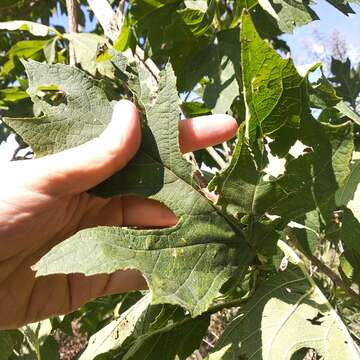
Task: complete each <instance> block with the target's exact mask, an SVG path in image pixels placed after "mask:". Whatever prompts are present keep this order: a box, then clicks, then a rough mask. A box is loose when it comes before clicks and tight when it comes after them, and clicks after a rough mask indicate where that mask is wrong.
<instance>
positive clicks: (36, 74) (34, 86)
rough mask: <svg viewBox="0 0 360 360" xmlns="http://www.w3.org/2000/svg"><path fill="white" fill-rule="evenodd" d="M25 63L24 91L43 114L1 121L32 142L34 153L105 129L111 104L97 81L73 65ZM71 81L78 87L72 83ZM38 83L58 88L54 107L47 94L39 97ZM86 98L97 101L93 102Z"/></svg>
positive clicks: (44, 152)
mask: <svg viewBox="0 0 360 360" xmlns="http://www.w3.org/2000/svg"><path fill="white" fill-rule="evenodd" d="M24 66H25V69H26V72H27V74H28V78H29V88H28V90H27V92H28V94H29V95H30V97H31V100H32V101H33V102H34V105H35V106H36V107H38V108H39V109H41V110H42V111H43V113H44V115H43V116H42V117H40V118H25V119H22V118H19V119H16V118H8V119H4V121H5V122H6V123H7V124H8V125H9V126H10V127H12V128H13V129H16V131H17V132H18V133H19V134H20V135H21V137H22V138H23V139H24V141H25V142H26V143H28V144H31V146H32V149H33V150H34V152H35V153H36V155H37V156H44V155H47V154H50V153H54V152H59V151H61V150H64V149H68V148H70V147H73V146H76V144H81V143H84V142H86V141H88V140H90V139H92V138H93V137H94V136H95V135H96V134H100V133H101V132H102V131H103V130H104V129H105V127H106V125H107V124H108V122H109V121H110V118H111V114H112V107H111V105H110V103H109V102H108V100H107V98H106V95H105V93H104V91H103V90H102V88H101V87H100V85H99V83H97V82H96V81H95V80H93V79H91V78H90V77H88V76H86V75H85V74H84V72H82V71H81V70H79V69H77V68H75V67H70V66H65V65H47V64H40V63H37V62H35V61H28V62H24ZM74 83H76V84H78V86H73V85H74ZM39 86H40V89H41V87H44V86H45V87H48V86H51V87H54V86H55V88H56V89H61V90H62V91H63V93H64V95H63V96H64V101H63V102H62V103H60V104H57V105H55V106H54V104H52V103H49V102H48V101H47V98H46V97H39V96H38V92H39ZM80 99H81V100H80ZM89 99H96V100H97V101H96V102H95V103H93V102H90V100H89ZM78 119H80V121H79V120H78ZM81 119H82V121H81ZM69 129H72V131H69ZM71 132H72V134H71ZM51 133H52V135H51ZM76 134H77V135H76Z"/></svg>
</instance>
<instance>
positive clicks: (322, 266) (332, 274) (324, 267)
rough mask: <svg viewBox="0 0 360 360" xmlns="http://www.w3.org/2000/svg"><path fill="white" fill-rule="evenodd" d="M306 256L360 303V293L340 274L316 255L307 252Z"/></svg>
mask: <svg viewBox="0 0 360 360" xmlns="http://www.w3.org/2000/svg"><path fill="white" fill-rule="evenodd" d="M305 256H306V257H307V258H308V259H309V260H310V261H311V263H312V264H313V265H315V266H317V267H318V268H319V270H320V271H322V272H323V273H324V274H325V275H326V276H327V277H329V278H330V279H331V281H332V282H333V283H334V284H335V285H336V286H337V287H338V288H340V289H342V290H343V291H344V292H345V293H346V294H348V295H349V296H350V297H351V298H352V299H353V300H354V301H355V302H357V303H359V304H360V295H359V294H358V293H357V292H355V291H354V290H353V289H352V288H351V287H348V286H347V285H346V284H345V283H344V281H343V280H342V279H341V277H340V276H339V275H337V274H336V273H335V272H334V271H332V270H331V269H330V268H329V267H328V266H327V265H325V264H324V263H323V262H321V261H320V260H319V259H318V258H317V257H316V256H314V255H312V254H311V255H310V254H305Z"/></svg>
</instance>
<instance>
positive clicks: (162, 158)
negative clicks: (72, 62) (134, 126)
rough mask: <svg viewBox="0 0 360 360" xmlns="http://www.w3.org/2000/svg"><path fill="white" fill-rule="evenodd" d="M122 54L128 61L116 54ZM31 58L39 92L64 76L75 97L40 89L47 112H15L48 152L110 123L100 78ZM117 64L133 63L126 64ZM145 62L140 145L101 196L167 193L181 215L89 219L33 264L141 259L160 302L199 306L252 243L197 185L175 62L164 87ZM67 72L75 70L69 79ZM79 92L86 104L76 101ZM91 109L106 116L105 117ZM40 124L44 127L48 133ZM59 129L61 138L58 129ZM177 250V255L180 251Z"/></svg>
mask: <svg viewBox="0 0 360 360" xmlns="http://www.w3.org/2000/svg"><path fill="white" fill-rule="evenodd" d="M119 56H120V55H119ZM113 63H114V64H115V66H116V64H118V63H120V64H122V62H121V61H120V62H117V61H116V58H115V59H114V60H113ZM26 67H27V71H28V75H29V83H30V87H29V90H28V92H29V93H30V94H31V95H33V94H34V90H35V91H36V92H37V91H38V86H39V85H42V84H44V83H45V84H46V83H56V84H59V85H58V86H59V87H60V88H61V89H63V90H64V91H65V93H66V99H67V104H64V103H62V104H59V105H58V106H57V107H54V106H49V104H48V103H47V102H45V101H43V100H42V99H40V100H39V97H38V96H35V97H34V96H33V97H32V98H33V101H34V102H35V101H36V102H37V104H38V106H39V107H40V109H41V110H42V112H43V113H44V116H43V118H35V119H7V120H6V121H7V123H8V124H9V125H11V126H12V127H13V128H14V129H16V130H17V131H18V132H19V133H20V134H21V135H22V136H23V137H24V138H25V139H26V140H27V141H28V143H29V144H30V145H31V146H33V147H34V148H35V149H38V148H39V144H41V145H42V146H43V144H46V153H53V152H56V151H59V150H63V149H65V148H69V147H71V146H76V145H78V144H80V143H82V142H83V141H84V140H85V139H89V138H91V137H95V136H97V135H99V134H100V133H101V131H102V130H103V129H104V125H105V123H106V121H107V119H108V118H109V116H110V110H111V105H110V103H109V101H108V100H107V99H106V97H105V94H104V93H103V91H102V89H101V88H99V87H98V85H97V83H96V82H95V81H93V80H92V79H91V78H89V77H88V76H87V75H86V74H85V73H83V72H82V71H81V70H78V69H74V68H70V67H68V66H64V65H45V64H40V63H36V62H28V63H27V65H26ZM118 70H119V71H124V67H123V64H122V65H121V68H120V69H118ZM133 70H134V69H133ZM137 72H138V75H137V76H135V78H134V77H133V78H132V81H133V83H132V85H131V86H132V88H133V89H134V90H133V91H134V94H135V96H137V98H138V102H139V103H140V104H142V106H143V108H144V114H143V115H144V117H145V118H146V122H145V123H144V126H143V141H142V144H141V148H140V150H139V152H138V153H137V155H136V156H135V158H134V159H133V160H132V161H131V162H130V163H129V164H128V166H127V167H126V168H125V169H124V170H122V171H120V172H119V173H117V174H115V175H114V176H113V177H111V178H110V179H108V180H107V181H105V182H104V183H103V184H100V185H99V186H97V187H96V188H95V189H94V190H93V192H94V193H96V194H97V195H98V196H117V195H122V194H133V195H138V196H146V197H149V198H152V199H155V200H158V201H160V202H162V203H164V204H165V205H166V206H168V207H169V208H170V209H171V210H172V211H173V212H174V213H175V214H176V216H177V217H178V219H179V222H178V224H177V225H176V226H174V227H172V228H169V229H158V230H157V229H153V230H136V229H128V228H114V227H113V228H111V227H97V228H94V229H85V230H82V231H80V232H79V233H77V234H75V235H74V236H72V237H71V238H69V239H68V240H66V241H64V242H62V243H61V244H59V245H57V246H55V247H54V248H53V249H52V250H51V251H50V252H49V253H48V254H47V255H45V256H44V257H43V258H42V259H41V260H40V261H39V262H38V263H37V264H36V265H35V267H34V269H36V270H37V275H38V276H41V275H49V274H55V273H84V274H86V275H93V274H98V273H111V272H114V271H116V270H119V269H129V268H133V269H138V270H140V271H141V272H142V273H143V275H144V277H145V278H146V280H147V282H148V285H149V288H150V289H151V290H152V292H153V302H154V303H171V304H179V305H181V306H183V307H185V308H186V309H187V310H189V311H190V312H191V313H192V315H198V314H200V313H202V312H204V311H205V310H206V309H207V308H208V307H209V306H210V304H211V303H212V301H213V299H214V298H215V297H216V296H217V295H218V293H219V290H220V288H221V286H222V285H223V284H224V283H225V282H226V281H227V280H228V279H230V278H231V277H232V276H233V275H235V274H238V276H241V274H242V273H243V272H244V271H245V270H246V268H247V266H248V263H249V261H250V260H251V258H252V254H251V250H250V248H249V247H248V245H247V244H246V243H245V242H244V241H243V240H242V236H241V234H240V233H239V232H237V231H236V230H235V228H234V227H233V226H232V225H231V224H230V223H229V222H228V221H227V220H226V219H225V218H224V217H223V216H222V214H221V213H220V212H218V211H217V210H216V209H215V208H214V206H213V205H212V204H211V203H210V202H209V201H208V200H207V199H206V198H205V197H203V195H202V194H201V193H200V192H199V191H198V188H197V185H196V184H195V183H194V182H193V180H192V177H191V174H192V169H191V165H190V164H189V163H187V161H186V160H185V159H183V157H182V154H181V152H180V148H179V139H178V120H179V114H180V112H179V105H178V104H179V99H178V94H177V90H176V78H175V76H174V74H173V71H172V68H171V66H170V65H167V66H166V68H165V69H164V70H163V71H162V72H161V74H160V82H159V85H158V89H156V91H155V92H154V91H153V90H152V89H149V87H148V78H149V74H148V72H147V71H146V70H144V69H142V68H138V69H137ZM64 74H67V75H68V76H69V77H67V78H66V80H65V79H64V78H65V75H64ZM132 75H133V74H132ZM124 76H125V77H127V76H129V74H124ZM75 77H76V81H74V78H75ZM91 93H95V94H96V96H91V95H90V94H91ZM89 99H94V100H93V101H94V102H95V103H93V102H91V103H90V102H89ZM75 102H76V105H77V104H80V103H81V104H82V106H81V107H80V108H75V107H74V106H75ZM60 110H61V111H60ZM81 111H82V112H81ZM83 112H86V114H87V117H86V118H85V117H84V114H83ZM101 113H103V114H104V117H102V116H101ZM89 117H90V119H89ZM91 118H96V119H99V125H97V124H96V123H94V122H92V121H91ZM100 121H101V122H100ZM37 128H41V131H40V132H39V133H38V132H37V131H36V129H37ZM54 132H55V134H58V135H59V136H61V140H60V139H59V140H58V139H57V138H55V139H54V138H53V134H54ZM63 139H65V141H64V140H63ZM66 139H71V140H72V142H71V143H70V142H69V141H66ZM40 149H42V147H40ZM40 154H41V155H44V154H45V151H40ZM174 252H175V253H176V255H177V256H172V254H174ZM64 253H66V254H67V255H66V256H65V257H64ZM84 258H86V259H87V260H86V262H84V261H83V259H84Z"/></svg>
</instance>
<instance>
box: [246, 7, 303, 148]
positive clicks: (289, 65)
mask: <svg viewBox="0 0 360 360" xmlns="http://www.w3.org/2000/svg"><path fill="white" fill-rule="evenodd" d="M241 44H242V49H241V61H242V68H243V82H244V94H245V98H246V104H247V111H248V114H247V119H246V122H247V128H246V131H247V133H246V136H247V137H248V138H249V139H250V141H251V142H253V141H254V139H255V138H256V134H257V131H258V130H259V131H260V132H261V134H262V135H267V134H271V133H272V132H274V131H276V130H278V129H279V128H281V127H282V126H283V125H284V124H286V123H287V122H288V121H289V120H290V119H292V118H293V117H299V116H300V115H301V113H302V112H303V105H304V103H305V102H306V98H305V97H304V96H305V95H304V86H303V85H304V78H302V77H301V76H300V75H299V74H298V73H297V71H296V68H295V66H294V64H293V62H292V60H291V59H287V60H284V59H282V58H281V57H280V56H279V55H278V54H277V53H276V51H275V50H274V49H272V48H271V47H270V46H269V45H268V44H267V43H266V42H265V41H264V40H262V39H261V38H260V36H259V35H258V33H257V32H256V30H255V27H254V25H253V23H252V20H251V17H250V15H249V14H248V13H246V12H245V13H243V16H242V31H241Z"/></svg>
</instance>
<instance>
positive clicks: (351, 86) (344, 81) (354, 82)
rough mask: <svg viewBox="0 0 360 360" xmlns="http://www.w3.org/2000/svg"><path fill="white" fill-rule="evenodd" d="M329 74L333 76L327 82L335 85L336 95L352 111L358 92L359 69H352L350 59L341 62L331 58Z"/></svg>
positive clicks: (359, 84) (359, 87)
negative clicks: (348, 105)
mask: <svg viewBox="0 0 360 360" xmlns="http://www.w3.org/2000/svg"><path fill="white" fill-rule="evenodd" d="M331 72H332V73H333V74H334V76H333V77H332V78H330V79H329V80H330V81H331V82H333V83H335V84H336V87H335V88H336V93H337V94H338V96H340V97H342V98H343V99H344V100H345V101H347V102H349V103H350V105H351V107H352V108H353V109H354V108H355V107H356V99H357V97H358V96H359V92H360V73H359V69H354V68H352V66H351V62H350V59H346V61H345V62H342V61H340V60H337V59H334V58H332V60H331Z"/></svg>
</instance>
